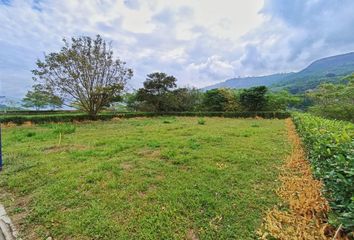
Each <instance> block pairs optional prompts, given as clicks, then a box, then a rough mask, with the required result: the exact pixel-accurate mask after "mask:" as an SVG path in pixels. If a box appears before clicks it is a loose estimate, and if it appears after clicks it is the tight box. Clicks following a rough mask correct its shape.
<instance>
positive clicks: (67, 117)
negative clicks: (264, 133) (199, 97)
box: [0, 112, 290, 124]
mask: <svg viewBox="0 0 354 240" xmlns="http://www.w3.org/2000/svg"><path fill="white" fill-rule="evenodd" d="M157 116H184V117H227V118H254V117H262V118H279V119H284V118H288V117H290V113H289V112H126V113H109V112H106V113H102V114H100V115H97V116H95V117H92V116H89V115H84V114H54V115H52V114H50V115H45V114H44V115H43V114H42V115H2V116H0V122H1V123H9V122H12V123H16V124H23V123H24V122H28V121H30V122H32V123H37V124H38V123H48V122H73V121H86V120H103V121H105V120H111V119H112V118H115V117H120V118H134V117H157Z"/></svg>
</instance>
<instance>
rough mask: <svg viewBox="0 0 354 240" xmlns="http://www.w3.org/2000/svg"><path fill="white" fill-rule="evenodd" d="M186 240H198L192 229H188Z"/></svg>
mask: <svg viewBox="0 0 354 240" xmlns="http://www.w3.org/2000/svg"><path fill="white" fill-rule="evenodd" d="M186 240H199V238H198V235H197V233H196V231H195V230H194V229H189V230H188V232H187V235H186Z"/></svg>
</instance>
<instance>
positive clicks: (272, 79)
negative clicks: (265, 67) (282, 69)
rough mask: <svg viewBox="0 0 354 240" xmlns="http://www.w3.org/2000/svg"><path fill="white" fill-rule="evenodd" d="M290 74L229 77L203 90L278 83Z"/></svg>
mask: <svg viewBox="0 0 354 240" xmlns="http://www.w3.org/2000/svg"><path fill="white" fill-rule="evenodd" d="M292 74H294V73H277V74H273V75H268V76H260V77H243V78H241V77H240V78H231V79H228V80H226V81H225V82H221V83H217V84H215V85H211V86H208V87H205V88H204V90H210V89H213V88H250V87H254V86H260V85H264V86H271V85H273V84H276V83H279V82H280V81H282V80H283V79H285V78H287V77H289V76H291V75H292Z"/></svg>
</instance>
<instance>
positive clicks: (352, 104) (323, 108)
mask: <svg viewBox="0 0 354 240" xmlns="http://www.w3.org/2000/svg"><path fill="white" fill-rule="evenodd" d="M307 97H309V98H310V99H311V100H312V101H313V102H314V106H312V107H310V108H309V111H310V112H312V113H313V114H315V115H319V116H322V117H325V118H333V119H338V120H347V121H352V122H354V74H353V75H351V76H350V77H348V78H346V79H345V82H344V83H342V84H330V83H325V84H321V85H320V86H319V87H318V88H317V89H315V90H314V91H311V92H308V93H307Z"/></svg>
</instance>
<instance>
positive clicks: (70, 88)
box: [32, 35, 133, 116]
mask: <svg viewBox="0 0 354 240" xmlns="http://www.w3.org/2000/svg"><path fill="white" fill-rule="evenodd" d="M63 41H64V47H62V48H61V50H60V51H59V52H57V53H50V54H48V55H45V58H44V61H41V60H38V61H37V69H36V70H33V71H32V72H33V74H34V75H35V80H38V81H43V84H45V85H46V86H47V87H48V88H51V89H53V91H54V92H57V93H59V94H60V96H62V97H64V98H67V99H68V100H69V101H71V102H74V103H75V104H76V105H78V106H79V107H80V108H81V109H83V110H84V111H85V112H87V113H88V114H90V115H91V116H95V115H96V114H97V113H98V112H99V111H101V110H102V109H103V108H104V107H106V106H108V105H109V104H111V103H112V102H115V101H116V100H117V99H119V98H120V94H121V93H122V91H123V89H124V87H125V84H126V82H127V81H128V80H129V79H131V77H132V76H133V71H132V70H131V69H129V68H127V67H125V65H126V63H125V62H123V61H121V60H120V59H119V58H117V59H114V57H113V51H112V46H111V44H110V43H106V41H105V40H103V39H102V38H101V37H100V36H99V35H97V37H96V38H95V39H92V38H91V37H79V38H72V39H71V42H69V41H67V40H66V39H63Z"/></svg>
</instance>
